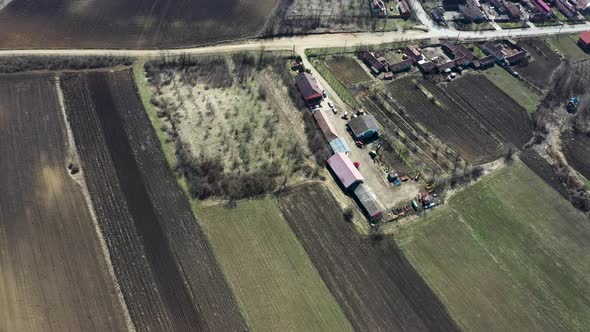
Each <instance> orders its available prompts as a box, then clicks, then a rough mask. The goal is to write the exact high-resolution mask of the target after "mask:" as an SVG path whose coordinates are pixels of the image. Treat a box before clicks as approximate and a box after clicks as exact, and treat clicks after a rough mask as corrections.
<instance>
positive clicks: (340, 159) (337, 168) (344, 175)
mask: <svg viewBox="0 0 590 332" xmlns="http://www.w3.org/2000/svg"><path fill="white" fill-rule="evenodd" d="M328 165H330V168H331V169H332V171H333V172H334V174H335V175H336V177H338V180H340V183H342V186H344V188H346V189H348V188H349V187H350V186H352V185H353V184H355V183H357V182H359V181H360V182H362V181H363V180H364V178H363V176H362V175H361V172H359V170H358V169H356V167H354V164H353V163H352V161H350V158H348V156H347V155H346V154H345V153H342V152H338V153H335V154H334V155H333V156H332V157H330V158H329V159H328Z"/></svg>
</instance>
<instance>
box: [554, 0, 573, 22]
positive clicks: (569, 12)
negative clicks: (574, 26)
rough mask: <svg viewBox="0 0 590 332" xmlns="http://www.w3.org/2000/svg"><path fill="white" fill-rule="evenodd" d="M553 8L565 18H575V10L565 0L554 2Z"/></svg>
mask: <svg viewBox="0 0 590 332" xmlns="http://www.w3.org/2000/svg"><path fill="white" fill-rule="evenodd" d="M555 6H556V7H557V8H558V9H559V10H560V11H561V12H562V13H563V15H564V16H565V17H567V18H568V19H569V18H572V17H574V16H576V8H574V6H572V5H571V4H570V3H569V2H567V1H566V0H555Z"/></svg>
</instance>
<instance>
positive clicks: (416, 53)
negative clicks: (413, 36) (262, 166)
mask: <svg viewBox="0 0 590 332" xmlns="http://www.w3.org/2000/svg"><path fill="white" fill-rule="evenodd" d="M404 53H405V54H406V55H407V56H409V57H410V58H411V59H412V60H413V61H414V62H417V61H420V60H422V50H420V48H418V47H417V46H408V47H406V48H405V49H404Z"/></svg>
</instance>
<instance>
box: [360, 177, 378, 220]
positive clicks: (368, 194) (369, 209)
mask: <svg viewBox="0 0 590 332" xmlns="http://www.w3.org/2000/svg"><path fill="white" fill-rule="evenodd" d="M354 195H355V196H356V198H357V199H358V200H359V203H360V204H361V206H362V208H363V209H364V210H365V212H366V213H367V214H368V215H369V216H370V217H371V220H372V221H377V220H380V219H381V218H382V217H383V211H385V208H384V207H383V203H381V201H380V200H379V198H377V195H375V192H374V191H373V189H371V187H369V186H368V185H367V184H365V183H360V184H359V185H358V186H357V187H356V189H354Z"/></svg>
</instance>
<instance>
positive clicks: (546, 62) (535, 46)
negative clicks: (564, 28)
mask: <svg viewBox="0 0 590 332" xmlns="http://www.w3.org/2000/svg"><path fill="white" fill-rule="evenodd" d="M519 44H520V45H521V46H522V47H524V49H525V50H527V51H528V52H529V53H530V54H531V55H532V56H533V59H534V60H532V61H530V62H529V63H528V64H524V65H517V66H516V67H515V68H514V70H516V71H518V72H519V73H520V75H521V76H522V77H524V78H525V79H526V80H528V81H529V82H531V83H533V84H534V85H535V86H537V87H538V88H540V89H545V88H547V84H548V83H549V80H550V79H551V73H552V72H553V70H555V68H557V66H559V64H560V63H561V60H560V59H559V56H558V55H557V54H556V53H555V52H553V51H552V50H551V48H550V47H549V46H548V45H547V44H546V43H544V42H542V41H538V40H536V41H522V42H519Z"/></svg>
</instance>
